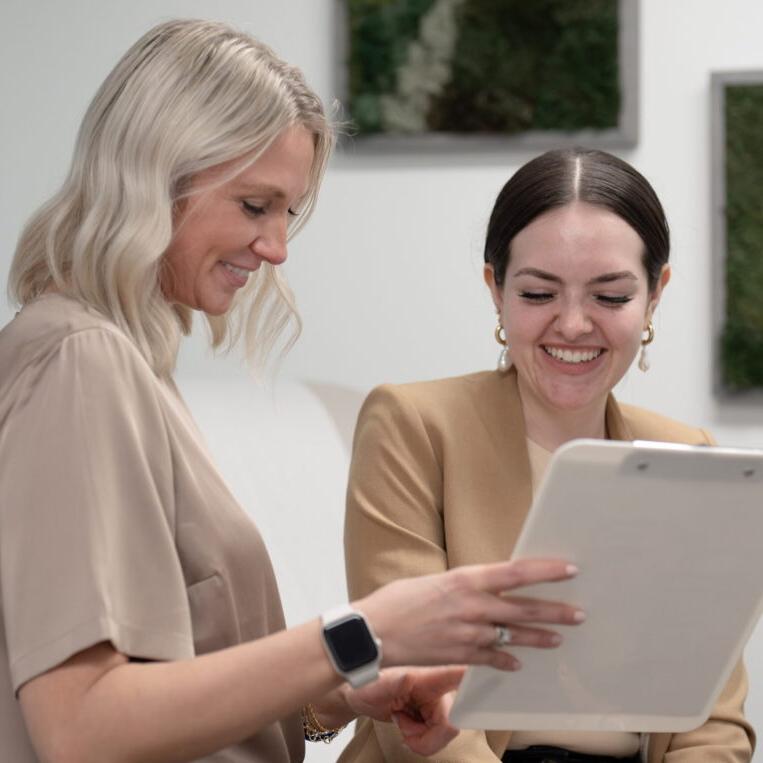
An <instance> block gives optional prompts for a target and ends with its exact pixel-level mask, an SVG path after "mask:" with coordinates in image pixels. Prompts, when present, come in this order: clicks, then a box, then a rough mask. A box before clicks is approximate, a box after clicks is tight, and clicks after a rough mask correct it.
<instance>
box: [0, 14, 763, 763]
mask: <svg viewBox="0 0 763 763" xmlns="http://www.w3.org/2000/svg"><path fill="white" fill-rule="evenodd" d="M333 14H334V2H333V0H288V1H285V2H281V3H272V2H267V3H266V2H257V1H256V0H217V1H216V2H213V0H183V1H181V0H133V1H132V2H130V3H116V2H104V0H75V1H74V2H69V3H62V2H54V0H47V1H43V0H37V1H36V2H29V0H3V2H2V4H1V5H0V104H2V107H1V108H2V115H3V116H2V119H1V121H0V177H2V184H1V185H0V279H1V280H2V281H5V274H6V272H7V268H8V265H9V262H10V258H11V254H12V250H13V245H14V241H15V237H16V235H17V232H18V228H19V225H20V223H21V221H22V220H23V219H24V218H25V216H26V215H27V214H28V213H29V212H30V211H31V210H32V209H33V208H34V207H35V206H36V205H37V204H38V203H39V202H41V201H42V200H43V199H44V198H45V197H46V196H47V195H48V194H49V193H50V192H51V191H52V190H53V189H54V188H55V186H56V183H57V182H59V181H60V179H61V178H62V175H63V173H64V171H65V167H66V165H67V161H68V156H69V153H70V149H71V145H72V143H73V140H74V134H75V130H76V126H77V124H78V121H79V119H80V117H81V114H82V111H83V109H84V107H85V105H86V103H87V101H88V99H89V97H90V96H91V95H92V93H93V92H94V90H95V88H96V86H97V85H98V83H99V82H100V81H101V79H102V78H103V76H104V75H105V74H106V72H107V71H108V69H109V68H110V67H111V65H112V64H113V63H114V61H115V59H116V57H117V56H118V55H119V54H120V53H121V52H122V51H123V50H124V49H125V48H126V46H127V45H128V44H129V43H130V42H131V41H133V40H134V39H135V38H136V37H137V36H138V35H139V34H140V33H141V32H142V31H144V30H145V29H146V28H147V27H148V26H149V25H151V24H152V23H154V22H156V21H159V20H161V19H164V18H167V17H172V16H177V15H181V16H204V17H212V18H222V19H225V20H228V21H231V22H233V23H235V24H238V25H240V26H243V27H245V28H246V29H248V30H250V31H252V32H253V33H255V34H256V35H258V36H260V37H261V38H262V39H264V40H265V41H267V42H268V43H270V44H271V45H272V46H273V47H274V48H275V49H276V50H277V51H278V52H279V53H280V54H281V55H283V56H284V57H285V58H287V59H288V60H290V61H292V62H293V63H296V64H298V65H299V66H301V67H303V68H304V70H305V71H306V72H307V74H308V77H309V79H310V81H311V82H312V83H313V85H314V86H315V87H316V88H317V89H318V91H319V92H320V93H321V94H322V95H323V96H325V97H326V98H327V99H331V98H332V97H333V96H334V86H333V70H334V64H335V61H334V52H333V51H334V35H335V30H334V28H333V19H334V15H333ZM761 29H763V4H762V3H760V2H759V1H758V0H725V1H724V2H723V3H719V2H716V0H643V2H642V12H641V72H640V75H641V94H640V97H641V102H640V112H641V138H640V141H639V145H638V147H637V148H636V149H634V150H632V151H627V152H623V153H622V156H623V157H624V158H625V159H627V160H628V161H630V162H632V163H634V164H635V165H636V166H637V167H639V169H641V170H642V171H643V172H644V174H645V175H646V176H647V177H649V178H650V180H651V181H652V182H653V184H654V185H655V188H656V189H657V191H658V194H659V195H660V197H661V198H662V201H663V203H664V205H665V207H666V209H667V211H668V216H669V219H670V222H671V227H672V230H673V241H674V248H673V263H674V277H673V280H672V282H671V284H670V287H669V289H668V290H667V292H666V294H665V298H664V301H663V304H662V306H661V308H660V312H659V316H658V320H657V332H658V334H657V340H656V342H655V344H654V345H653V348H654V349H653V350H652V370H651V371H650V372H649V373H648V374H647V375H642V374H640V373H639V372H638V371H635V370H634V371H633V372H632V373H631V374H630V375H629V376H628V377H627V378H626V380H625V381H624V382H623V384H622V385H621V390H620V394H621V396H622V397H623V398H625V399H627V400H629V401H631V402H635V403H637V404H641V405H645V406H647V407H650V408H653V409H655V410H658V411H661V412H664V413H667V414H669V415H672V416H674V417H676V418H680V419H684V420H686V421H689V422H693V423H695V424H701V425H704V426H707V427H709V428H711V429H712V430H713V431H714V432H715V433H716V435H717V437H718V439H719V440H720V441H721V443H723V444H738V445H755V446H763V407H762V406H757V407H752V406H745V407H740V406H733V405H730V404H728V403H725V404H721V403H719V402H718V401H717V400H716V399H715V398H714V397H713V395H712V393H711V369H710V347H711V342H710V332H711V293H712V289H713V288H714V287H715V284H713V283H712V260H711V207H710V191H711V178H710V134H709V120H710V101H709V92H710V91H709V74H710V72H711V71H716V70H724V69H726V70H731V69H763V44H761V35H760V31H761ZM527 158H529V154H520V153H517V152H513V153H510V152H505V153H493V154H488V155H484V154H483V155H479V156H469V155H459V154H452V155H448V156H443V157H440V158H432V157H429V158H416V157H410V156H405V157H399V158H395V157H377V158H363V157H361V156H357V155H348V154H343V155H339V156H337V157H336V158H335V160H334V162H333V164H332V167H331V169H330V171H329V174H328V177H327V180H326V183H325V188H324V191H323V194H322V198H321V200H320V204H319V207H318V211H317V214H316V216H315V218H314V220H313V221H312V222H311V223H310V225H309V226H308V228H307V229H306V230H305V231H304V232H303V233H302V234H301V235H300V236H299V237H298V238H297V239H296V240H295V242H294V243H293V245H292V249H291V257H290V261H289V263H288V264H287V269H288V273H289V277H290V279H291V282H292V285H293V287H294V289H295V291H296V293H297V296H298V300H299V303H300V306H301V311H302V314H303V317H304V320H305V330H304V334H303V337H302V340H301V341H300V343H299V344H298V345H297V347H296V348H295V349H294V350H293V351H292V353H291V355H290V356H289V357H288V359H287V360H286V361H285V363H284V364H283V367H282V369H281V376H282V378H285V379H293V380H306V381H313V382H320V383H328V384H338V385H343V386H346V387H350V388H355V389H358V390H366V389H368V388H369V387H370V386H372V385H374V384H376V383H379V382H381V381H387V380H389V381H404V380H410V379H421V378H432V377H438V376H443V375H448V374H455V373H461V372H466V371H470V370H475V369H479V368H485V367H489V366H491V365H492V364H493V363H494V361H495V356H496V349H497V347H496V345H495V344H494V342H493V339H492V331H493V325H494V324H493V312H492V309H491V306H490V303H489V301H488V298H487V295H486V294H485V290H484V289H483V287H482V285H481V277H480V271H481V265H480V256H481V255H480V252H481V246H482V237H483V231H484V227H485V223H486V219H487V215H488V213H489V210H490V207H491V204H492V201H493V199H494V197H495V194H496V192H497V190H498V189H499V188H500V186H501V185H502V184H503V182H504V181H505V180H506V178H507V177H508V176H509V175H510V174H511V172H512V171H513V170H514V169H516V167H518V166H519V165H520V164H521V163H522V162H524V161H525V160H526V159H527ZM10 315H11V310H10V308H9V307H6V306H5V305H4V304H2V305H0V319H2V322H5V319H7V318H8V317H10ZM180 376H181V381H182V382H183V383H184V385H185V387H187V388H188V389H189V390H192V391H193V394H194V395H195V397H194V400H193V404H194V407H195V408H196V410H197V411H198V412H199V414H200V416H201V417H202V418H204V422H203V425H204V426H205V428H206V429H207V432H208V435H209V438H210V441H211V442H213V443H223V442H227V440H228V439H229V438H236V437H238V434H237V430H236V428H235V426H234V425H233V424H231V423H229V422H231V421H235V417H234V418H233V419H231V417H230V416H226V415H222V414H220V415H210V413H209V412H210V411H211V410H213V409H214V407H215V406H226V405H233V403H232V399H238V398H235V396H234V398H232V399H226V397H225V396H219V397H217V396H215V397H216V399H215V400H214V401H213V400H212V393H209V392H203V390H204V389H209V387H208V385H207V386H205V385H204V384H202V382H201V380H202V379H205V378H207V379H211V378H216V377H221V376H225V377H226V378H234V379H238V381H239V383H240V384H245V382H244V379H245V378H246V377H245V375H244V374H243V373H242V372H241V370H240V369H239V367H238V366H237V365H236V364H234V363H231V362H229V361H223V362H219V361H217V362H210V360H209V358H208V354H207V353H206V352H205V351H204V349H203V347H202V345H201V344H200V342H199V341H198V340H194V341H192V342H191V343H189V345H188V346H187V347H186V348H185V349H184V352H183V356H182V360H181V365H180ZM194 385H196V386H194ZM200 390H201V392H200ZM228 413H230V409H228ZM234 441H235V442H238V440H235V439H234ZM332 447H334V446H332ZM337 447H338V446H337ZM232 450H234V449H228V450H226V449H225V448H223V447H222V445H219V444H218V446H217V452H218V457H219V458H220V459H221V462H222V468H223V471H226V470H228V472H229V473H230V474H231V477H232V480H231V481H234V479H235V475H234V471H235V469H236V467H237V466H238V464H237V463H236V460H235V459H233V458H232V456H231V452H232ZM300 452H301V451H300ZM340 460H341V459H340ZM336 463H337V464H338V463H339V461H337V462H336ZM252 468H253V471H255V472H256V469H257V466H256V465H254V466H253V467H252ZM336 473H337V474H339V473H341V467H339V466H337V470H336ZM332 491H333V492H332ZM328 494H331V495H335V496H336V500H337V501H340V496H341V488H340V489H338V490H334V488H333V487H332V488H331V490H328V491H327V495H328ZM340 513H341V507H337V508H335V509H332V510H331V516H332V519H331V522H332V523H334V524H336V526H337V527H338V524H337V523H338V521H339V520H337V519H336V517H338V516H339V514H340ZM334 524H332V526H334ZM274 535H275V536H276V537H269V540H270V543H271V546H275V548H274V556H275V557H277V566H278V565H280V566H279V569H280V570H281V577H282V583H283V585H284V589H285V590H284V597H285V600H286V602H287V607H288V604H289V602H290V601H292V600H295V601H296V600H297V599H298V598H299V596H307V597H308V598H309V596H310V591H309V590H307V591H305V590H303V591H301V592H300V593H299V595H298V594H297V592H296V591H295V590H293V589H292V588H291V586H296V585H298V584H297V583H296V581H295V580H294V579H293V574H292V573H290V572H289V571H287V570H286V567H287V566H288V553H286V552H285V551H284V548H283V547H281V546H280V545H279V543H278V540H279V539H278V537H277V533H275V532H274ZM340 554H341V548H340V539H339V537H338V535H337V537H335V538H333V539H331V540H328V541H327V542H326V543H325V544H321V547H320V548H315V555H316V558H317V557H318V556H325V557H328V558H331V559H336V558H338V555H340ZM278 559H282V560H283V561H282V562H278ZM332 564H333V562H332ZM338 576H339V573H338V572H337V570H336V569H335V565H334V566H332V567H331V571H330V574H329V576H328V578H327V579H329V580H333V581H334V582H333V583H331V586H335V590H336V597H337V598H338V597H340V596H341V595H342V590H341V582H340V581H339V580H338ZM313 582H314V581H313V580H303V581H301V583H300V584H299V585H302V586H309V585H313ZM324 595H325V590H323V589H322V590H321V592H320V595H317V596H316V598H317V599H321V597H322V596H324ZM710 606H712V603H710ZM298 614H299V616H302V612H301V611H300V612H299V613H298ZM287 615H290V616H293V615H295V613H294V612H287ZM290 619H292V618H291V617H290ZM747 659H748V666H749V669H750V673H751V678H752V690H751V694H750V700H749V703H748V708H749V714H750V716H751V718H752V719H753V721H754V722H756V724H757V725H758V727H760V728H762V729H763V680H761V679H763V628H759V629H758V631H757V633H756V635H755V637H754V638H753V641H752V642H751V644H750V646H749V648H748V652H747ZM315 754H316V755H317V753H315ZM324 754H326V755H327V754H328V753H324ZM315 759H317V757H316V758H315ZM325 759H330V758H325Z"/></svg>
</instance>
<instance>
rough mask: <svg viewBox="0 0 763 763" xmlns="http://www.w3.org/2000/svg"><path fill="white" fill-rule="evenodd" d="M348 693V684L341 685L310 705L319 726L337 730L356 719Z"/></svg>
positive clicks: (356, 715)
mask: <svg viewBox="0 0 763 763" xmlns="http://www.w3.org/2000/svg"><path fill="white" fill-rule="evenodd" d="M350 691H351V689H350V687H349V685H348V684H342V685H341V686H339V687H337V688H336V689H333V690H332V691H330V692H329V693H328V694H325V695H324V696H323V697H321V698H320V699H319V700H317V701H316V702H313V703H312V708H313V713H314V715H315V718H316V720H317V721H318V722H319V723H320V725H321V726H325V727H326V728H329V729H337V728H341V727H343V726H346V725H347V724H348V723H351V722H352V721H354V720H355V719H356V718H357V717H358V714H357V713H356V712H355V711H354V710H353V709H352V706H351V704H350V701H349V694H348V693H349V692H350Z"/></svg>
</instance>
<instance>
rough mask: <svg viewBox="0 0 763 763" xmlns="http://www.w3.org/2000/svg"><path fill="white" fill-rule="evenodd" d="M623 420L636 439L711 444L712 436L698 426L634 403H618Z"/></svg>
mask: <svg viewBox="0 0 763 763" xmlns="http://www.w3.org/2000/svg"><path fill="white" fill-rule="evenodd" d="M619 407H620V412H621V413H622V416H623V420H624V421H625V423H626V425H627V426H628V428H629V430H630V431H631V433H632V434H633V437H634V439H636V440H655V441H656V442H675V443H685V444H687V445H711V444H712V443H713V438H712V436H711V435H710V434H709V433H708V432H707V431H705V430H704V429H701V428H699V427H693V426H690V425H688V424H684V423H682V422H680V421H676V420H675V419H671V418H668V417H667V416H662V415H661V414H659V413H655V412H654V411H648V410H646V409H645V408H638V407H636V406H635V405H624V404H622V403H620V404H619Z"/></svg>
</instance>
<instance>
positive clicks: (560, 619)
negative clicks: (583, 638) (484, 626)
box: [486, 596, 586, 625]
mask: <svg viewBox="0 0 763 763" xmlns="http://www.w3.org/2000/svg"><path fill="white" fill-rule="evenodd" d="M486 614H487V615H488V616H489V617H490V619H491V622H494V623H515V622H518V623H549V624H553V623H556V624H559V625H579V624H580V623H582V622H584V621H585V619H586V614H585V612H584V611H583V610H582V609H580V607H575V606H573V605H572V604H566V603H564V602H561V601H546V600H545V599H534V598H529V597H520V596H500V597H494V599H493V601H492V602H491V604H490V606H488V610H487V612H486Z"/></svg>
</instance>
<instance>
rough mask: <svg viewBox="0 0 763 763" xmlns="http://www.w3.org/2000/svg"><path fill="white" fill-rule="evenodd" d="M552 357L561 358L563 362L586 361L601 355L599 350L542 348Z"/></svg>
mask: <svg viewBox="0 0 763 763" xmlns="http://www.w3.org/2000/svg"><path fill="white" fill-rule="evenodd" d="M543 349H544V350H545V351H546V352H547V353H548V354H549V355H550V356H551V357H552V358H556V359H557V360H561V361H563V362H564V363H588V362H589V361H591V360H594V359H596V358H598V357H599V355H601V353H602V351H601V350H585V351H583V352H581V351H580V350H560V349H559V348H557V347H544V348H543Z"/></svg>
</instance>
